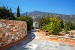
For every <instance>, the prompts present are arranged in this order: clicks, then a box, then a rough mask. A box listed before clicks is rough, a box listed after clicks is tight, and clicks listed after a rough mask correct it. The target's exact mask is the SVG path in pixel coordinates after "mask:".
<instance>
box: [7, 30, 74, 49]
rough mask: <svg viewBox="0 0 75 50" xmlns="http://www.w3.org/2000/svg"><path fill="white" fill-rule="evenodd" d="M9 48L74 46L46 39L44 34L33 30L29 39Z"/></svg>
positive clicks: (70, 47)
mask: <svg viewBox="0 0 75 50" xmlns="http://www.w3.org/2000/svg"><path fill="white" fill-rule="evenodd" d="M7 50H74V47H73V46H71V45H69V46H68V45H65V44H59V43H57V42H52V41H48V40H44V39H43V37H42V36H40V35H38V34H37V33H36V30H32V31H31V32H30V35H29V39H28V40H26V41H23V42H21V43H19V44H17V45H14V46H12V47H10V48H8V49H7Z"/></svg>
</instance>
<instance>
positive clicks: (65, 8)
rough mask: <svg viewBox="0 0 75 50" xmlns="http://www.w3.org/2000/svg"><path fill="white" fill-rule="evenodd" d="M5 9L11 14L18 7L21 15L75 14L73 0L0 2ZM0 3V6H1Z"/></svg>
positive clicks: (5, 0) (0, 0)
mask: <svg viewBox="0 0 75 50" xmlns="http://www.w3.org/2000/svg"><path fill="white" fill-rule="evenodd" d="M0 2H1V3H3V4H4V5H5V6H7V7H9V8H10V7H11V8H12V10H13V12H16V8H17V6H18V5H19V7H20V9H21V13H24V12H26V11H27V12H32V11H35V10H37V11H44V12H52V13H60V14H75V0H0ZM1 3H0V6H3V4H1Z"/></svg>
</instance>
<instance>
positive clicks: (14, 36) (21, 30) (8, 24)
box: [0, 20, 27, 47]
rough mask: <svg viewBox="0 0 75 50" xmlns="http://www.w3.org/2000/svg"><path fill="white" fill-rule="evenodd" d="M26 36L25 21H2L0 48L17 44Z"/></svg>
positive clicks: (0, 22)
mask: <svg viewBox="0 0 75 50" xmlns="http://www.w3.org/2000/svg"><path fill="white" fill-rule="evenodd" d="M26 35H27V24H26V22H25V21H15V20H0V47H3V46H5V45H8V44H10V43H13V42H16V41H18V40H20V39H22V38H23V37H25V36H26Z"/></svg>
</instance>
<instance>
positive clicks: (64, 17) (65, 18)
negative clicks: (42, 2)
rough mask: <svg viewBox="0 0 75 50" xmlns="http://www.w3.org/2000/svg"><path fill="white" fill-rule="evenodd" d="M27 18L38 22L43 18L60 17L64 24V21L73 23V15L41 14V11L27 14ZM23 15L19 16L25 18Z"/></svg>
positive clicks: (74, 18) (74, 17) (74, 16)
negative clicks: (29, 17)
mask: <svg viewBox="0 0 75 50" xmlns="http://www.w3.org/2000/svg"><path fill="white" fill-rule="evenodd" d="M27 14H28V15H29V16H31V17H33V18H35V19H34V20H36V21H38V19H39V18H41V17H44V16H48V15H49V16H54V17H55V16H58V17H60V18H61V19H62V20H63V21H64V22H66V21H75V15H66V14H58V13H49V12H41V11H32V12H28V13H27ZM25 15H26V12H25V13H22V14H21V16H25ZM15 16H16V13H15Z"/></svg>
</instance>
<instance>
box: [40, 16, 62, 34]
mask: <svg viewBox="0 0 75 50" xmlns="http://www.w3.org/2000/svg"><path fill="white" fill-rule="evenodd" d="M40 20H41V21H42V20H44V19H40ZM41 21H40V22H41ZM42 23H47V24H44V25H42V28H41V29H42V30H45V31H48V32H49V33H50V34H54V35H58V34H59V32H60V31H61V29H62V24H63V21H62V20H61V19H60V18H59V17H51V18H49V21H48V22H47V20H46V21H45V22H44V21H42Z"/></svg>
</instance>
